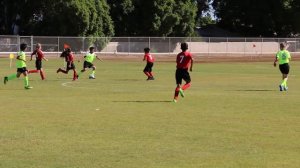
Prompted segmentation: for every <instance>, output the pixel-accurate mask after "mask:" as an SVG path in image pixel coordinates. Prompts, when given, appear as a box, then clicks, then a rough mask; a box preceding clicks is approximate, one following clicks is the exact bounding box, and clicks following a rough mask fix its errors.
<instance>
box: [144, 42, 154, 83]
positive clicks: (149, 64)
mask: <svg viewBox="0 0 300 168" xmlns="http://www.w3.org/2000/svg"><path fill="white" fill-rule="evenodd" d="M144 52H145V55H144V59H143V61H145V60H146V61H147V64H146V66H145V68H144V71H143V72H144V73H145V75H146V76H147V77H148V79H147V80H154V77H153V74H152V67H153V63H154V57H153V56H152V55H151V54H150V48H148V47H147V48H144Z"/></svg>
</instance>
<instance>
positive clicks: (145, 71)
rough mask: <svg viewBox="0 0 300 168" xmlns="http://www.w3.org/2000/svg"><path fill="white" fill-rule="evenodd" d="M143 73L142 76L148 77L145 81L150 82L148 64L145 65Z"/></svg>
mask: <svg viewBox="0 0 300 168" xmlns="http://www.w3.org/2000/svg"><path fill="white" fill-rule="evenodd" d="M143 72H144V74H145V75H146V76H147V77H148V78H147V80H150V78H151V75H150V74H149V64H148V63H147V65H146V66H145V68H144V70H143Z"/></svg>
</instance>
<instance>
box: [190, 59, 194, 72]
mask: <svg viewBox="0 0 300 168" xmlns="http://www.w3.org/2000/svg"><path fill="white" fill-rule="evenodd" d="M193 64H194V59H193V58H192V59H191V66H190V71H191V72H192V71H193Z"/></svg>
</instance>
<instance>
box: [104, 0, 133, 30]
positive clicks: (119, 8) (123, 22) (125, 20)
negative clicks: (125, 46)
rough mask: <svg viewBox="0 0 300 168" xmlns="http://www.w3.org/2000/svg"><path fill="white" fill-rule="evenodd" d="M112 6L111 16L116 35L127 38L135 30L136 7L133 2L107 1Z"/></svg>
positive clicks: (122, 0) (126, 0)
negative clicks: (132, 17)
mask: <svg viewBox="0 0 300 168" xmlns="http://www.w3.org/2000/svg"><path fill="white" fill-rule="evenodd" d="M107 3H108V4H109V6H110V15H111V17H112V20H113V23H114V28H115V33H116V35H117V36H126V35H128V34H130V33H131V32H132V29H134V27H133V25H131V24H132V23H133V20H132V19H131V16H133V11H134V10H135V6H134V5H133V1H132V0H107Z"/></svg>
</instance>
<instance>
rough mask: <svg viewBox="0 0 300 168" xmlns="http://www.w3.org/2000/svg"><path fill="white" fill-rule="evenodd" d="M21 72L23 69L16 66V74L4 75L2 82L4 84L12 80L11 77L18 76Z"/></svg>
mask: <svg viewBox="0 0 300 168" xmlns="http://www.w3.org/2000/svg"><path fill="white" fill-rule="evenodd" d="M22 72H23V69H22V68H18V69H17V73H16V74H11V75H8V76H5V77H4V84H6V83H7V82H8V81H9V80H13V79H16V78H19V77H20V75H21V74H22Z"/></svg>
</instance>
